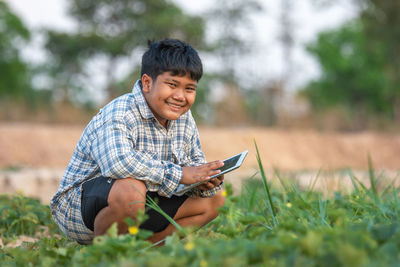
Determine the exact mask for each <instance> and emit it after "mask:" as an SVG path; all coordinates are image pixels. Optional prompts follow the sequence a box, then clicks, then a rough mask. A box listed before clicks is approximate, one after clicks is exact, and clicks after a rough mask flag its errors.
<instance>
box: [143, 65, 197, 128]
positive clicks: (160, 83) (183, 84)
mask: <svg viewBox="0 0 400 267" xmlns="http://www.w3.org/2000/svg"><path fill="white" fill-rule="evenodd" d="M142 85H143V95H144V97H145V99H146V102H147V104H148V105H149V107H150V109H151V111H152V112H153V114H154V116H155V117H156V119H157V120H158V121H159V122H160V124H161V125H163V126H164V127H167V122H168V120H176V119H178V118H179V117H180V116H182V115H183V114H184V113H186V112H187V111H188V110H189V108H190V107H191V106H192V105H193V103H194V100H195V99H196V89H197V82H196V81H194V80H192V79H191V78H190V76H189V74H187V75H186V76H172V75H171V72H164V73H162V74H160V75H158V76H157V78H156V79H155V80H153V79H152V78H151V77H150V76H148V75H147V74H143V76H142Z"/></svg>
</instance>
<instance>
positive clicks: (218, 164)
mask: <svg viewBox="0 0 400 267" xmlns="http://www.w3.org/2000/svg"><path fill="white" fill-rule="evenodd" d="M202 166H204V167H205V168H207V169H218V168H220V167H222V166H224V162H223V161H222V160H216V161H211V162H209V163H206V164H204V165H202Z"/></svg>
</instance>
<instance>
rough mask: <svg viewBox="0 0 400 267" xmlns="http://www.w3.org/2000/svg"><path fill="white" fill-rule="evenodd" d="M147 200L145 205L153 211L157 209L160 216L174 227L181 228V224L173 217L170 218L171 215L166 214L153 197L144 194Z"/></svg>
mask: <svg viewBox="0 0 400 267" xmlns="http://www.w3.org/2000/svg"><path fill="white" fill-rule="evenodd" d="M146 198H147V200H148V202H149V203H147V206H148V207H150V208H152V209H154V210H155V211H157V212H158V213H160V214H161V215H162V216H164V217H165V219H167V220H168V221H169V222H170V223H171V224H172V225H173V226H175V227H176V229H178V230H180V231H181V230H183V228H182V226H180V225H179V224H178V223H177V222H176V221H175V220H174V219H173V218H171V216H169V215H168V214H166V213H165V212H164V211H163V210H162V209H161V208H160V206H158V204H157V203H156V202H155V201H154V199H152V198H151V197H149V196H148V195H147V196H146Z"/></svg>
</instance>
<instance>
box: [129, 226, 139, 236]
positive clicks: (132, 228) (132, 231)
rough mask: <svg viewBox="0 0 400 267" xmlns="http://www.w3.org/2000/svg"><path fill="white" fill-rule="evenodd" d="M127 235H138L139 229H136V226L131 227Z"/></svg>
mask: <svg viewBox="0 0 400 267" xmlns="http://www.w3.org/2000/svg"><path fill="white" fill-rule="evenodd" d="M129 233H130V234H131V235H136V234H137V233H139V228H137V227H136V226H131V227H129Z"/></svg>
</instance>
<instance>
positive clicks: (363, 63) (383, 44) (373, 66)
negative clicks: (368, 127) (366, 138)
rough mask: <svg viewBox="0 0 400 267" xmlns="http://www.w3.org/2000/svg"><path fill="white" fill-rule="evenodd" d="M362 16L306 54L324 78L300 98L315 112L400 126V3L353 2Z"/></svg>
mask: <svg viewBox="0 0 400 267" xmlns="http://www.w3.org/2000/svg"><path fill="white" fill-rule="evenodd" d="M354 2H355V3H356V4H358V7H359V12H360V16H359V18H357V19H355V20H354V21H351V22H348V23H346V24H344V25H343V26H341V27H340V28H339V29H335V30H331V31H327V32H323V33H321V34H320V35H319V36H318V39H317V40H316V41H315V42H314V43H311V44H309V46H308V51H309V52H311V54H312V55H314V56H315V57H316V58H317V60H318V61H319V63H320V66H321V69H322V75H321V77H320V78H319V79H318V80H315V81H312V82H311V83H309V84H308V85H307V86H306V89H305V90H304V91H303V92H302V93H303V94H304V95H306V96H307V97H308V98H309V99H310V101H311V103H312V106H313V107H314V109H315V110H317V111H321V110H327V109H330V108H333V107H342V108H344V110H347V112H348V113H349V114H350V115H351V116H353V118H355V119H358V120H360V119H361V120H363V121H364V126H365V123H366V122H367V121H368V117H378V118H381V119H382V118H384V119H388V120H395V121H398V122H399V121H400V53H399V52H400V16H399V15H398V14H400V2H399V1H397V0H387V1H378V0H355V1H354Z"/></svg>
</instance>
